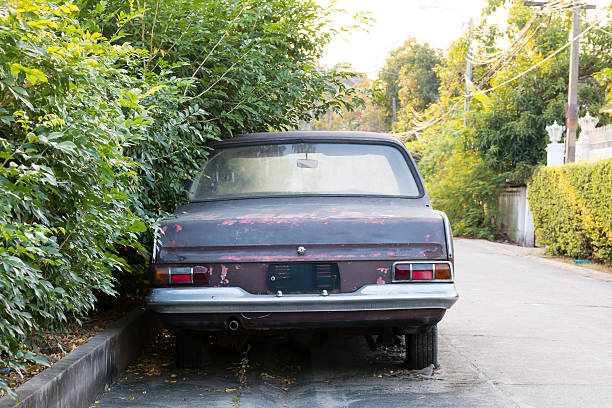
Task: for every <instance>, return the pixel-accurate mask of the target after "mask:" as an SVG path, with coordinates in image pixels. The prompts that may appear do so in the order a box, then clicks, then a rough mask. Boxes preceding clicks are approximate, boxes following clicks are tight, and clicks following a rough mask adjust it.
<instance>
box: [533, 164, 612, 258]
mask: <svg viewBox="0 0 612 408" xmlns="http://www.w3.org/2000/svg"><path fill="white" fill-rule="evenodd" d="M529 206H530V208H531V210H532V211H533V215H534V222H535V227H536V236H537V238H538V241H539V243H540V244H542V245H544V246H546V251H547V252H549V253H550V254H552V255H567V256H571V257H575V258H580V259H594V260H597V261H601V262H605V263H608V264H612V159H609V160H602V161H599V162H595V163H581V164H570V165H565V166H560V167H542V168H540V169H539V170H538V171H537V172H536V173H535V175H534V177H533V180H532V181H531V183H530V185H529Z"/></svg>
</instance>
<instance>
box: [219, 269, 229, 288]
mask: <svg viewBox="0 0 612 408" xmlns="http://www.w3.org/2000/svg"><path fill="white" fill-rule="evenodd" d="M219 284H220V285H229V279H227V266H225V265H223V264H222V265H221V280H220V281H219Z"/></svg>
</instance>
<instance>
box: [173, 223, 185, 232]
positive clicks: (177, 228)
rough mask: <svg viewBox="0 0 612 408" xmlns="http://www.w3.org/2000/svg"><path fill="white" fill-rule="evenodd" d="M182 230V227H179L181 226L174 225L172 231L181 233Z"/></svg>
mask: <svg viewBox="0 0 612 408" xmlns="http://www.w3.org/2000/svg"><path fill="white" fill-rule="evenodd" d="M182 229H183V227H182V226H181V224H176V225H175V227H174V230H175V231H176V232H181V230H182Z"/></svg>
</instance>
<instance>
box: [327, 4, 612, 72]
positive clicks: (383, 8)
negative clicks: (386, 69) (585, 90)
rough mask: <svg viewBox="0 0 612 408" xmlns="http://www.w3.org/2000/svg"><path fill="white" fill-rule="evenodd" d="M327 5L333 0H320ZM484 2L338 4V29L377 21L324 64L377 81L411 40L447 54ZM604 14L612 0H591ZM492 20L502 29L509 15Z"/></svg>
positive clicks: (348, 38)
mask: <svg viewBox="0 0 612 408" xmlns="http://www.w3.org/2000/svg"><path fill="white" fill-rule="evenodd" d="M316 1H317V2H318V3H319V4H321V5H322V6H327V5H329V3H330V0H316ZM486 3H487V1H486V0H336V8H340V9H345V10H346V11H347V16H345V17H344V18H338V19H337V20H336V24H337V25H347V24H350V22H351V19H350V18H349V17H348V15H354V14H355V13H358V12H360V11H367V12H369V16H370V17H371V18H373V19H374V22H373V23H372V25H371V26H370V28H369V29H368V31H357V32H351V33H346V34H344V35H343V37H342V38H336V39H334V40H333V41H332V43H331V44H329V45H328V46H327V49H326V52H325V55H324V56H323V59H322V60H321V63H322V64H323V65H326V66H328V67H331V66H333V65H335V64H337V63H350V64H351V65H352V67H353V69H355V70H356V71H358V72H363V73H367V74H368V76H369V77H370V78H375V77H376V76H377V74H378V72H379V71H380V70H381V69H382V67H383V66H384V65H385V60H386V59H387V56H388V54H389V52H390V51H392V50H394V49H396V48H398V47H399V46H400V45H402V44H403V43H404V41H405V40H406V39H407V38H408V37H414V38H416V39H417V40H419V41H420V42H425V43H428V44H429V45H431V46H433V47H436V48H440V49H445V48H447V47H448V46H449V45H450V43H451V42H452V41H454V40H455V39H457V38H459V37H460V36H461V34H462V33H463V32H464V31H465V30H466V29H467V25H468V21H469V20H470V18H473V19H474V21H478V18H479V16H480V14H481V10H482V8H483V7H484V6H485V5H486ZM588 3H590V4H595V5H597V10H596V11H589V13H591V14H593V13H601V12H603V11H604V9H605V8H606V6H608V5H609V4H610V0H590V1H588ZM502 13H503V12H502V11H501V10H500V12H499V13H496V14H499V15H494V16H493V17H492V18H493V19H497V20H499V21H497V23H498V24H500V25H503V24H504V20H505V17H506V16H505V15H502Z"/></svg>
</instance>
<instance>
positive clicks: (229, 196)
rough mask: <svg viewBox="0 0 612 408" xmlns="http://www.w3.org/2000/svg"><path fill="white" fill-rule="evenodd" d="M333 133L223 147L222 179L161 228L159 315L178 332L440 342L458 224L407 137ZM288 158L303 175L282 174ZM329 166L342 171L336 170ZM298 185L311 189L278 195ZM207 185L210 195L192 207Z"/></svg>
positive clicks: (450, 297) (155, 298)
mask: <svg viewBox="0 0 612 408" xmlns="http://www.w3.org/2000/svg"><path fill="white" fill-rule="evenodd" d="M333 136H334V137H333V138H332V137H330V136H325V134H316V135H313V134H308V135H304V134H303V133H301V134H278V135H276V137H270V136H267V137H265V138H263V137H259V136H257V135H255V136H254V137H250V138H249V137H247V138H246V139H242V140H240V139H239V140H237V141H231V142H226V143H225V144H222V145H221V146H218V147H217V150H216V151H225V152H227V151H229V152H231V155H230V154H229V153H225V157H223V155H217V156H215V155H213V158H215V159H214V160H216V161H214V160H212V165H211V164H210V162H209V164H208V165H207V168H206V169H205V170H204V172H205V173H207V174H208V175H209V176H208V177H209V178H210V179H212V180H205V181H201V183H204V187H202V185H199V186H198V185H195V186H193V187H192V189H191V191H192V202H191V203H190V204H189V205H186V206H184V207H182V208H180V209H179V210H178V211H177V213H176V215H175V217H173V218H169V219H167V220H165V221H164V222H163V223H162V230H161V237H160V239H159V240H158V241H157V242H156V244H155V250H154V256H153V263H152V289H151V293H150V295H149V297H148V299H147V302H148V307H149V308H150V309H151V310H153V311H155V312H156V313H158V314H159V315H160V316H161V317H162V319H163V320H164V322H165V323H166V324H167V325H168V326H169V327H170V328H172V329H174V330H176V331H179V332H181V331H183V332H184V331H186V330H189V331H204V332H229V333H232V332H236V333H238V332H240V333H248V332H258V331H259V332H261V331H267V332H268V331H271V330H272V331H276V332H278V331H280V330H287V329H305V330H310V329H322V328H333V329H345V330H353V331H357V332H361V333H363V334H367V335H371V334H376V335H378V337H379V339H381V338H396V337H397V336H398V335H407V336H412V337H410V338H411V339H414V338H417V337H418V336H423V335H425V336H430V337H431V333H432V329H434V330H435V325H436V324H437V323H438V322H439V321H440V320H441V319H442V317H443V316H444V314H445V312H446V310H448V309H449V308H450V307H451V306H452V305H453V304H454V303H455V301H456V300H457V297H458V295H457V291H456V289H455V285H454V254H453V243H452V232H451V228H450V224H449V222H448V219H447V218H446V216H445V215H444V214H443V213H441V212H437V211H434V210H432V209H431V206H430V203H429V199H428V198H427V195H426V193H425V190H424V187H423V183H422V180H421V178H420V175H419V174H418V171H417V169H416V165H415V164H414V161H413V160H412V158H411V157H410V155H409V153H408V152H407V150H406V149H405V148H404V147H403V146H402V145H401V144H400V143H398V142H396V141H394V140H393V139H390V138H388V137H382V138H381V137H370V136H367V135H365V136H364V135H357V136H356V135H354V134H349V135H347V134H344V135H337V134H334V135H333ZM353 145H357V147H355V146H353ZM329 146H332V147H329ZM236 147H240V148H242V150H240V149H236ZM232 148H234V150H233V151H232V150H230V149H232ZM385 149H387V150H385ZM354 152H356V153H354ZM361 152H363V153H361ZM377 155H378V156H380V157H383V158H384V160H387V161H388V162H389V163H390V164H388V165H387V164H385V163H386V162H385V163H383V165H381V164H380V162H381V160H380V158H379V157H378V156H377ZM262 157H263V159H262ZM277 157H282V158H283V160H284V161H285V162H290V163H293V164H291V166H295V167H294V168H281V167H279V166H280V165H278V164H277V163H276V161H275V160H276V159H275V158H277ZM377 160H378V161H377ZM384 160H383V162H384ZM285 162H283V163H282V165H283V166H287V164H286V163H285ZM330 162H331V163H334V164H336V163H341V166H340V168H337V169H332V170H333V171H331V170H326V171H328V173H325V172H324V168H325V167H327V166H330V164H329V163H330ZM262 163H263V165H262ZM355 163H357V164H355ZM358 163H364V164H365V165H366V169H365V170H364V169H363V168H360V167H359V164H358ZM367 164H370V168H372V169H373V170H374V173H375V174H374V176H372V175H371V174H370V173H368V172H367V171H368V168H367V167H368V166H367ZM275 166H276V167H275ZM377 166H378V167H377ZM402 166H404V167H402ZM254 169H256V170H254ZM279 169H280V171H279ZM271 170H273V171H271ZM317 172H319V173H321V174H319V175H318V176H316V177H315V176H314V174H316V173H317ZM254 173H255V176H253V174H254ZM257 173H261V174H257ZM270 174H273V176H270ZM274 174H275V175H276V176H274ZM337 174H339V176H337ZM265 177H270V178H271V180H272V181H271V182H269V183H268V184H270V183H275V184H274V186H273V187H269V186H268V184H265V183H264V184H262V181H261V179H265ZM393 177H395V178H396V179H397V180H396V181H392V182H389V181H385V180H388V179H390V178H393ZM330 178H331V179H335V178H338V179H339V180H340V183H338V182H337V181H336V180H332V182H329V181H327V180H328V179H330ZM355 178H356V181H355ZM313 179H315V181H316V183H314V184H313V182H312V180H313ZM206 183H207V184H206ZM282 183H285V184H283V185H281V187H279V185H280V184H282ZM300 183H302V185H303V186H302V188H303V189H304V191H305V192H304V191H299V192H298V193H296V192H294V191H290V192H286V191H281V192H280V194H279V192H278V191H276V190H277V189H279V190H280V189H283V188H284V189H287V188H293V187H292V186H293V185H294V184H297V185H300ZM334 183H335V184H334ZM342 183H344V184H346V185H344V184H342ZM228 185H229V187H228ZM236 186H237V187H236ZM253 186H255V187H253ZM287 186H289V187H287ZM313 186H314V187H313ZM362 186H368V187H367V188H368V189H370V190H372V191H373V192H372V191H369V190H367V189H366V190H365V191H362V190H360V189H361V188H362ZM364 188H365V187H364ZM249 189H251V190H254V193H255V194H254V195H253V191H251V190H249ZM266 189H267V190H270V191H267V190H266ZM311 189H315V190H314V192H313V191H311ZM333 189H342V191H341V192H338V193H336V192H335V190H333ZM200 190H203V191H205V192H206V194H208V195H203V197H204V199H201V200H198V199H194V197H196V198H197V195H198V193H199V191H200ZM260 190H262V191H264V193H261V191H260ZM211 191H217V192H219V195H217V196H215V195H214V194H212V193H210V192H211ZM236 191H238V192H241V191H246V192H247V193H245V194H243V195H240V194H238V195H236V194H235V193H236ZM330 191H331V193H330ZM381 192H382V193H383V194H381ZM387 193H389V194H387ZM415 336H417V337H415ZM418 338H420V337H418ZM411 341H412V340H411ZM415 341H416V340H415ZM419 341H420V340H419ZM421 354H422V353H421ZM432 358H435V357H432ZM426 360H427V361H430V360H431V359H425V360H423V361H426ZM419 364H420V363H418V364H416V365H419Z"/></svg>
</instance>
